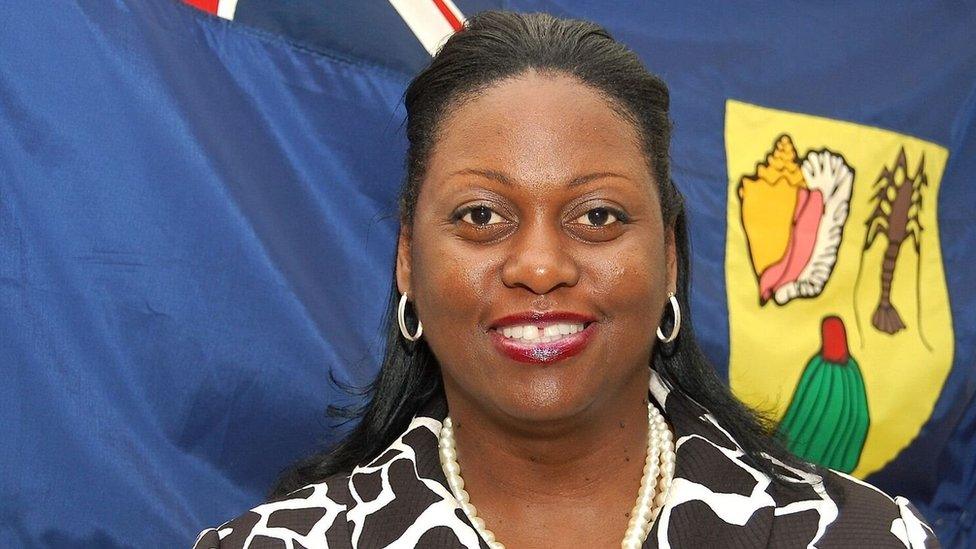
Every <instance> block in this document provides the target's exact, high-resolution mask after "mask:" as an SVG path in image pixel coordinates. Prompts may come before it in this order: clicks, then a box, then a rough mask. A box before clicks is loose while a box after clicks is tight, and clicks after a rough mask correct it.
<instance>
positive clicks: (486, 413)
mask: <svg viewBox="0 0 976 549" xmlns="http://www.w3.org/2000/svg"><path fill="white" fill-rule="evenodd" d="M405 101H406V106H407V111H408V123H407V133H408V138H409V142H410V148H409V151H408V174H407V182H406V184H405V188H404V189H403V193H402V197H401V201H400V208H401V232H400V236H399V240H398V245H397V258H396V266H395V269H396V276H395V281H394V287H393V288H392V293H391V299H390V304H391V311H390V315H389V319H390V320H389V337H388V341H387V350H386V356H385V358H384V361H383V365H382V369H381V371H380V374H379V377H378V378H377V380H376V382H375V384H374V385H373V387H372V392H371V396H372V398H371V400H370V401H369V403H368V405H367V406H366V407H365V408H364V410H363V411H362V414H361V421H360V423H359V424H358V426H357V427H356V429H355V430H354V431H353V432H352V433H351V434H350V435H349V437H348V438H346V439H345V440H344V441H342V442H341V443H340V444H339V445H338V446H337V447H336V448H334V449H332V450H330V451H327V452H324V453H322V454H319V455H315V456H312V457H311V458H309V459H307V460H305V461H304V462H303V463H301V464H299V465H298V466H296V467H295V468H294V469H293V470H292V471H290V472H289V473H288V474H286V475H285V476H283V477H282V479H281V481H280V483H279V486H278V487H277V488H276V490H275V491H274V493H273V494H272V498H271V501H270V502H269V503H266V504H264V505H261V506H258V507H255V508H254V509H253V510H251V511H249V512H247V513H245V514H243V515H242V516H240V517H238V518H237V519H235V520H233V521H230V522H228V523H225V524H224V525H222V526H220V527H219V528H217V529H209V530H205V531H204V532H202V533H201V535H200V536H199V538H198V540H197V543H196V547H200V548H204V547H221V548H225V547H242V546H249V547H330V548H332V547H364V548H365V547H369V548H372V547H414V546H420V547H468V548H475V547H503V546H508V547H520V548H522V547H525V548H536V547H546V548H551V547H587V548H590V547H593V548H598V547H618V546H621V547H642V546H643V547H657V546H668V545H673V546H679V547H705V546H721V547H754V546H773V547H794V546H795V547H802V546H817V547H837V546H849V545H861V546H870V547H881V546H894V547H903V546H911V547H923V546H934V545H935V544H936V542H935V538H934V536H933V535H932V533H931V529H930V528H929V527H928V526H927V525H925V524H924V522H922V520H921V519H920V518H919V516H918V515H917V514H915V513H914V512H913V508H912V507H911V505H910V504H909V503H908V502H907V501H906V500H904V499H903V498H896V499H894V500H892V499H891V498H889V497H888V496H886V495H884V494H883V493H881V492H880V491H878V490H877V489H875V488H873V487H870V486H869V485H866V484H864V483H862V482H860V481H857V480H855V479H853V478H850V477H847V476H845V475H842V474H839V473H835V472H832V471H829V470H824V469H820V468H816V467H814V466H812V465H809V464H806V463H804V462H802V461H800V460H798V459H797V458H795V457H792V456H790V455H789V454H788V453H787V452H785V451H784V450H783V449H782V448H781V446H780V445H779V444H778V443H777V442H776V441H775V440H773V439H772V438H771V437H770V436H769V435H768V433H769V429H768V427H767V426H766V425H765V424H763V423H761V422H760V421H759V420H758V419H757V417H756V416H755V415H753V414H752V413H751V412H750V411H748V410H747V409H746V408H745V407H743V406H742V405H741V404H740V403H739V402H738V401H736V400H735V399H734V397H732V395H731V394H730V393H729V391H728V389H727V388H725V386H724V385H723V384H721V383H720V382H719V380H718V379H717V378H716V376H715V374H714V373H713V370H712V368H711V366H710V365H709V364H708V363H707V362H706V360H705V358H704V357H703V355H702V353H701V351H700V350H699V348H698V346H697V344H696V342H695V338H694V333H693V331H692V326H691V322H690V319H689V317H688V311H689V307H688V304H687V303H688V301H687V295H688V278H689V258H688V256H689V252H688V237H687V233H686V224H685V217H684V212H683V206H682V199H681V195H680V194H679V192H678V191H677V189H676V188H675V186H674V183H673V182H672V181H671V179H670V175H669V174H670V168H669V165H668V148H669V143H670V134H669V128H670V121H669V118H668V91H667V88H666V86H665V85H664V84H663V83H662V82H661V81H660V80H659V79H657V78H656V77H654V76H652V75H650V74H649V73H648V72H647V71H646V70H645V69H644V67H643V66H642V64H641V63H640V61H639V59H638V58H637V56H636V55H635V54H633V53H632V52H630V51H629V50H627V49H626V48H625V47H624V46H622V45H621V44H619V43H617V42H615V41H614V40H613V39H612V38H611V37H610V36H609V35H608V34H607V32H606V31H605V30H603V29H602V28H600V27H598V26H596V25H593V24H590V23H586V22H582V21H573V20H561V19H556V18H553V17H551V16H548V15H542V14H532V15H519V14H513V13H506V12H485V13H482V14H480V15H478V16H476V17H474V18H472V19H470V20H469V21H468V23H467V24H466V28H465V29H464V30H463V31H462V32H460V33H458V34H456V35H454V36H453V37H451V38H450V39H449V40H448V41H447V42H446V44H445V45H444V47H443V49H442V50H441V51H440V52H439V53H438V55H437V56H436V57H435V58H434V60H433V62H432V63H431V65H430V66H429V67H428V68H427V69H425V70H424V71H423V72H421V73H420V74H419V75H418V76H417V77H416V78H415V79H414V81H413V82H412V83H411V84H410V87H409V88H408V90H407V93H406V99H405ZM394 311H395V313H394ZM502 544H505V545H502Z"/></svg>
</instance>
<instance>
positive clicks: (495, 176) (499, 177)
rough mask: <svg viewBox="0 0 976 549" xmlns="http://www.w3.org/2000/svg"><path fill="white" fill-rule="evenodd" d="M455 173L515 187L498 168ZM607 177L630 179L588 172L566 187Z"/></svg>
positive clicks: (605, 173) (616, 174)
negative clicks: (475, 176)
mask: <svg viewBox="0 0 976 549" xmlns="http://www.w3.org/2000/svg"><path fill="white" fill-rule="evenodd" d="M455 175H477V176H481V177H484V178H486V179H491V180H493V181H497V182H499V183H501V184H503V185H505V186H508V187H514V186H515V180H514V179H512V178H511V177H509V176H508V175H506V174H505V173H503V172H500V171H497V170H486V169H481V168H465V169H463V170H458V171H456V172H454V173H452V174H451V176H452V177H453V176H455ZM605 177H619V178H622V179H630V178H628V177H627V176H624V175H620V174H618V173H614V172H595V173H588V174H584V175H578V176H576V177H574V178H572V179H570V180H569V182H568V183H566V187H567V188H573V187H577V186H579V185H583V184H585V183H589V182H590V181H593V180H595V179H602V178H605Z"/></svg>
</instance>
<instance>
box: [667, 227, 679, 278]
mask: <svg viewBox="0 0 976 549" xmlns="http://www.w3.org/2000/svg"><path fill="white" fill-rule="evenodd" d="M664 254H665V257H666V261H667V269H668V291H669V292H674V293H678V246H677V244H676V243H675V240H674V227H671V228H669V229H668V230H667V233H665V236H664Z"/></svg>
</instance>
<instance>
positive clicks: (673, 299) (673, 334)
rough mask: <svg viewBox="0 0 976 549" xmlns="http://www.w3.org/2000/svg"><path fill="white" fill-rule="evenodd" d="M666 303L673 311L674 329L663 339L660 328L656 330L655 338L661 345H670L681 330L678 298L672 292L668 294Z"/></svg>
mask: <svg viewBox="0 0 976 549" xmlns="http://www.w3.org/2000/svg"><path fill="white" fill-rule="evenodd" d="M668 301H670V302H671V308H672V309H674V328H672V329H671V335H669V336H668V337H664V334H662V333H661V328H660V327H659V328H658V329H657V338H658V339H660V340H661V342H662V343H671V342H672V341H674V340H675V339H677V338H678V330H680V329H681V307H679V306H678V298H676V297H674V292H668Z"/></svg>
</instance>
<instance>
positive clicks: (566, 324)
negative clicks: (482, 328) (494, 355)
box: [488, 311, 597, 364]
mask: <svg viewBox="0 0 976 549" xmlns="http://www.w3.org/2000/svg"><path fill="white" fill-rule="evenodd" d="M596 329H597V323H596V322H595V321H594V319H593V317H591V316H588V315H583V314H579V313H571V312H560V311H554V312H526V313H519V314H514V315H509V316H506V317H504V318H501V319H499V320H497V321H495V322H493V323H492V327H491V328H490V329H489V330H488V335H489V337H490V339H491V342H492V344H493V346H494V347H495V348H496V349H497V350H498V351H499V352H500V353H501V354H503V355H505V356H507V357H508V358H511V359H512V360H515V361H517V362H524V363H535V364H550V363H553V362H556V361H559V360H563V359H566V358H569V357H571V356H574V355H577V354H579V353H580V352H582V351H583V349H584V348H585V347H586V345H587V343H589V341H590V339H592V337H593V334H594V332H595V331H596Z"/></svg>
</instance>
